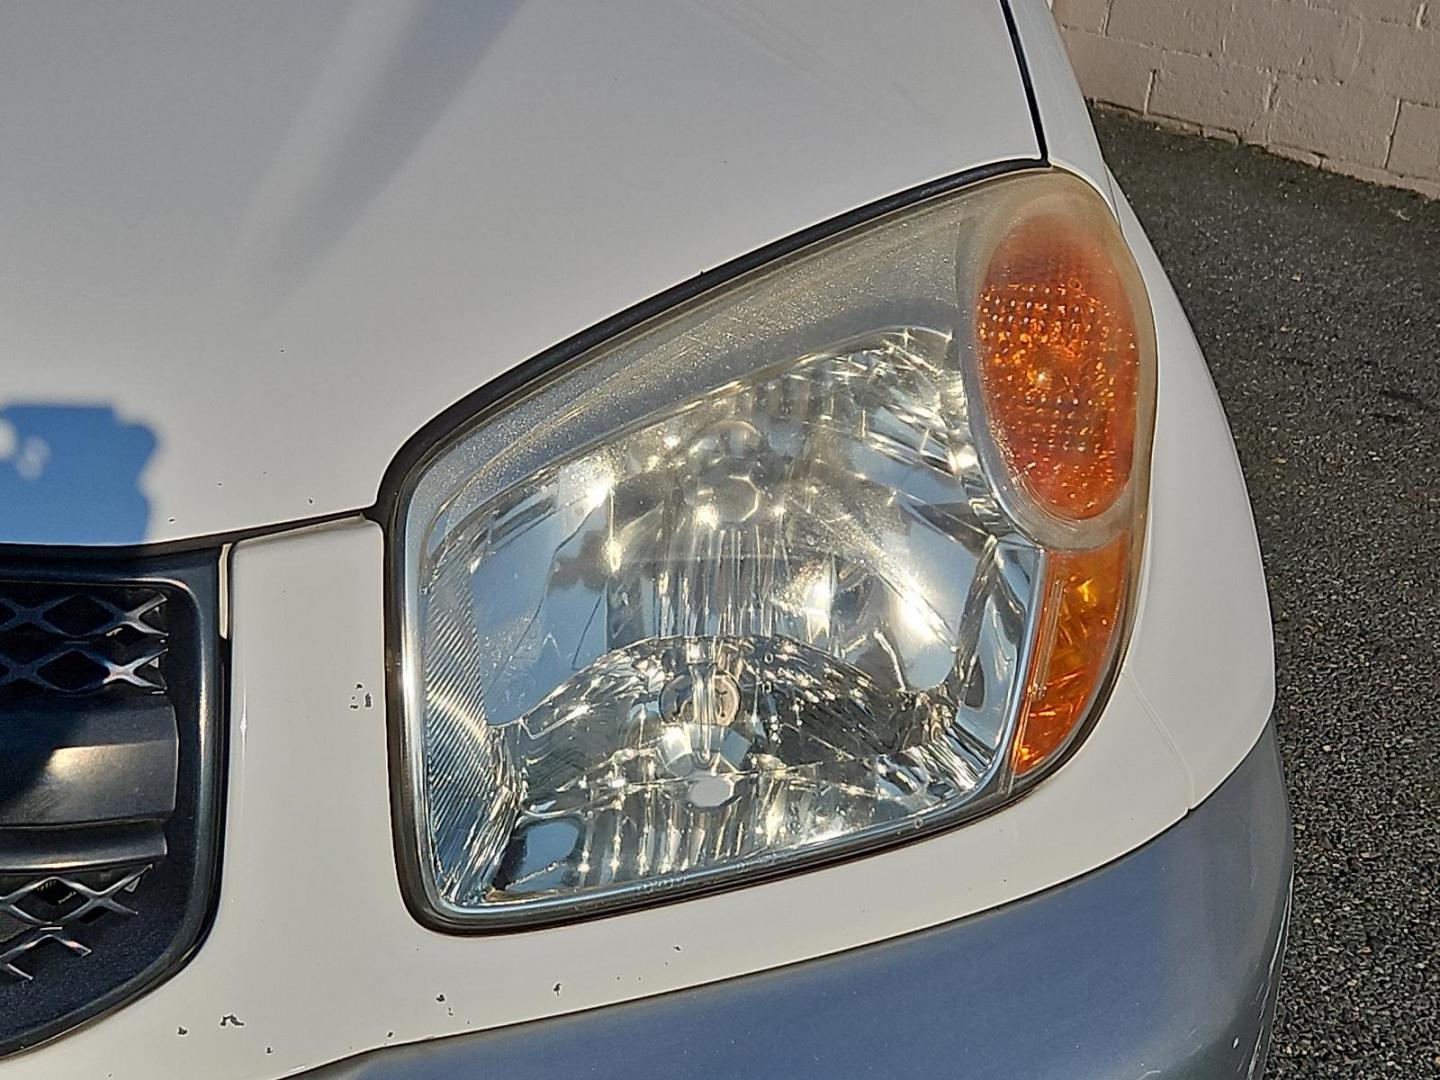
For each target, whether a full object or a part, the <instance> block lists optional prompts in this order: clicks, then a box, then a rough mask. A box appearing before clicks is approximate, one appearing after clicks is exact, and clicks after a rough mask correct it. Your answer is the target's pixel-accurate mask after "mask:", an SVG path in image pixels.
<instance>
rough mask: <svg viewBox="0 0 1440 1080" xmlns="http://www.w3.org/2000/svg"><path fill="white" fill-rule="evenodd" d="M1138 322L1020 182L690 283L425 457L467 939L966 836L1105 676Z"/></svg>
mask: <svg viewBox="0 0 1440 1080" xmlns="http://www.w3.org/2000/svg"><path fill="white" fill-rule="evenodd" d="M1153 354H1154V345H1153V329H1152V327H1151V325H1150V317H1149V308H1148V304H1147V302H1146V300H1145V297H1144V294H1143V290H1142V286H1141V284H1140V279H1139V275H1138V273H1137V271H1136V269H1135V267H1134V264H1133V262H1132V260H1131V258H1130V256H1129V253H1128V251H1127V250H1126V248H1125V246H1124V243H1123V241H1122V240H1121V238H1120V234H1119V230H1118V228H1117V226H1116V224H1115V221H1114V219H1113V217H1111V215H1110V214H1109V212H1108V210H1107V208H1106V207H1105V206H1104V204H1103V203H1102V202H1101V201H1100V200H1099V199H1098V198H1097V197H1096V196H1095V195H1094V193H1093V192H1092V191H1091V190H1090V189H1089V188H1088V187H1087V186H1085V185H1084V184H1082V183H1081V182H1080V181H1078V180H1075V179H1073V178H1070V177H1069V176H1067V175H1065V174H1063V173H1058V172H1037V173H1031V174H1021V175H1017V176H1014V177H1010V178H1005V179H1000V180H994V181H990V182H987V183H984V184H980V185H977V186H974V187H970V188H966V189H962V190H959V191H957V192H954V193H951V194H948V195H944V196H940V197H937V198H933V199H931V200H928V201H926V202H923V203H920V204H918V205H915V206H912V207H909V208H908V209H905V210H901V211H898V212H895V213H892V214H890V215H888V216H885V217H883V218H881V219H879V220H876V221H873V222H870V223H869V224H865V225H862V226H859V227H856V228H854V229H851V230H849V231H848V232H845V233H842V234H840V235H839V236H837V237H834V238H832V239H830V240H828V241H825V242H823V243H821V244H817V245H815V246H812V247H810V248H807V249H804V250H802V251H800V252H799V253H797V254H794V255H792V256H790V257H788V258H785V259H783V260H780V261H778V262H776V263H774V264H771V265H769V266H767V267H764V268H762V269H761V270H758V271H756V272H754V273H751V274H749V275H747V276H745V277H742V278H740V279H738V280H735V281H733V282H731V283H730V284H728V285H726V286H724V287H721V288H718V289H716V290H712V291H711V292H709V293H707V294H704V295H702V296H701V297H699V298H698V299H696V300H694V301H692V302H690V303H688V304H685V305H683V306H681V307H679V308H676V309H673V310H671V311H670V312H668V313H666V314H664V315H662V316H659V317H657V318H655V319H652V320H650V321H649V322H647V323H645V324H642V325H641V326H639V327H638V328H636V329H634V330H632V331H630V332H628V333H626V334H624V335H622V336H620V337H617V338H615V339H612V340H610V341H608V342H606V343H604V344H602V345H600V346H598V347H595V348H593V349H591V350H589V351H588V352H586V353H584V354H582V355H580V356H578V357H576V358H575V359H573V360H572V361H570V362H568V363H566V364H564V365H562V366H560V367H558V368H557V369H555V370H552V371H550V372H549V373H547V374H546V375H545V376H544V377H542V378H540V379H538V380H536V381H535V382H534V383H533V384H531V385H527V386H525V387H524V388H523V389H522V390H521V391H519V392H518V393H516V394H514V395H511V396H510V397H509V398H506V399H504V400H502V401H500V402H498V403H496V404H495V405H493V406H491V407H490V408H488V409H486V410H485V411H484V412H483V413H482V414H481V415H479V416H477V417H476V418H475V419H474V420H473V421H472V422H471V423H470V424H468V425H467V426H466V427H464V428H463V429H461V430H460V431H458V432H457V433H455V434H454V435H453V436H451V438H450V439H449V440H448V441H447V442H446V443H444V445H442V446H440V447H438V448H437V449H436V450H435V451H434V452H433V453H432V454H430V456H429V457H428V458H427V459H426V460H425V462H424V463H423V465H422V466H421V467H420V468H418V469H417V470H415V471H414V472H412V474H411V476H410V478H409V480H408V481H407V483H406V485H405V487H404V489H403V491H402V492H401V502H400V508H399V513H398V535H397V537H396V541H397V542H396V551H397V556H398V557H397V568H398V569H397V573H396V582H397V586H398V592H399V595H398V597H397V599H398V601H399V618H400V629H401V633H400V640H399V645H400V650H399V652H400V655H399V662H400V673H401V679H400V685H401V691H400V693H401V697H402V699H403V719H402V723H403V737H402V739H401V746H402V758H403V767H404V770H405V775H404V781H403V787H404V799H403V803H404V808H405V813H404V819H403V822H402V825H403V827H404V828H405V829H407V830H408V832H409V835H408V836H407V838H406V839H407V844H406V849H407V851H408V852H409V853H410V855H411V856H412V857H413V863H414V865H413V866H411V867H410V872H411V877H412V879H413V880H414V881H415V882H417V883H418V884H419V885H420V886H421V888H422V889H423V893H424V895H423V898H422V904H423V906H424V907H425V909H426V911H427V912H428V913H429V914H430V915H432V916H433V917H434V919H435V920H437V921H439V922H440V923H442V924H444V925H448V926H454V927H463V926H470V927H478V928H487V927H506V926H511V925H515V924H531V923H534V922H547V921H554V920H556V919H563V918H569V917H574V916H576V915H580V914H585V913H589V912H593V911H597V910H602V909H603V910H609V909H611V908H614V907H618V906H628V905H632V904H636V903H643V902H647V901H651V900H655V899H657V898H660V897H668V896H672V895H675V894H678V893H681V892H686V891H690V890H693V889H697V888H702V887H708V886H712V885H716V884H721V883H727V882H732V881H734V880H735V879H737V878H742V879H743V878H745V877H746V876H748V875H752V874H756V873H760V872H773V871H775V870H777V869H780V868H786V867H792V866H798V865H800V864H803V863H805V862H808V861H812V860H816V859H824V858H832V857H835V856H837V855H840V854H844V853H852V852H855V851H859V850H863V849H866V848H870V847H873V846H875V845H880V844H885V843H889V842H893V841H895V840H898V839H901V838H904V837H909V836H914V835H916V834H917V833H919V832H921V831H924V830H927V829H933V828H937V827H940V826H944V825H949V824H953V823H955V822H957V821H959V820H961V819H963V818H965V817H967V816H969V815H972V814H975V813H978V812H980V811H982V810H986V809H989V808H993V807H994V806H996V805H997V804H999V803H1001V802H1003V801H1004V800H1006V799H1008V798H1010V797H1012V796H1014V795H1015V794H1017V793H1018V792H1019V791H1020V790H1022V789H1023V788H1024V787H1026V786H1028V785H1030V784H1032V783H1034V782H1035V781H1036V780H1037V779H1038V778H1039V777H1040V776H1042V775H1043V774H1044V773H1045V772H1046V771H1047V769H1048V768H1050V767H1052V766H1053V765H1054V764H1056V763H1057V762H1058V761H1059V760H1060V759H1061V757H1062V756H1063V754H1064V752H1065V750H1066V749H1067V748H1068V747H1069V746H1071V745H1073V744H1074V742H1075V741H1076V739H1077V738H1079V737H1080V736H1081V735H1082V734H1083V730H1084V728H1085V724H1086V721H1087V718H1089V717H1091V716H1093V714H1094V713H1095V711H1096V709H1097V708H1098V701H1099V699H1100V698H1101V697H1102V696H1103V694H1104V692H1105V688H1106V685H1107V682H1108V680H1109V678H1110V677H1111V675H1112V673H1113V671H1114V668H1115V666H1116V665H1117V663H1118V657H1119V651H1120V648H1121V644H1122V639H1123V636H1124V632H1125V628H1126V615H1127V611H1128V609H1129V607H1130V602H1131V599H1132V594H1133V592H1134V586H1135V580H1136V569H1137V567H1138V564H1139V546H1140V540H1141V537H1142V534H1143V514H1144V507H1145V501H1146V499H1145V490H1146V489H1145V485H1146V468H1147V462H1148V455H1149V442H1150V427H1151V417H1152V413H1153V398H1154V355H1153Z"/></svg>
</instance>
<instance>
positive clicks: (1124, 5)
mask: <svg viewBox="0 0 1440 1080" xmlns="http://www.w3.org/2000/svg"><path fill="white" fill-rule="evenodd" d="M1054 8H1055V18H1056V19H1057V21H1058V22H1059V23H1060V32H1061V34H1062V36H1063V37H1064V38H1065V43H1066V45H1067V46H1068V47H1069V50H1070V59H1071V61H1072V62H1073V63H1074V65H1075V73H1076V74H1077V75H1078V76H1079V77H1080V85H1081V87H1083V88H1084V90H1085V93H1086V95H1087V96H1088V97H1091V98H1094V99H1095V100H1097V101H1102V102H1105V103H1107V104H1110V105H1119V106H1121V107H1123V108H1126V109H1132V110H1134V111H1136V112H1140V113H1144V114H1146V115H1148V116H1154V117H1157V118H1160V119H1163V120H1166V121H1169V122H1172V123H1178V124H1179V125H1180V126H1182V127H1186V128H1188V129H1192V130H1197V131H1200V132H1203V133H1205V134H1207V135H1215V136H1220V137H1223V138H1230V139H1239V140H1242V141H1244V142H1248V143H1258V144H1259V145H1261V146H1265V147H1268V148H1269V149H1271V150H1273V151H1275V152H1276V153H1280V154H1284V155H1285V156H1287V157H1293V158H1298V159H1299V160H1301V161H1308V162H1309V163H1311V164H1312V165H1319V166H1321V167H1322V168H1326V169H1331V170H1333V171H1335V172H1342V173H1346V174H1348V175H1350V176H1359V177H1361V178H1362V179H1365V180H1372V181H1375V182H1378V183H1382V184H1391V185H1394V186H1396V187H1406V188H1411V189H1413V190H1415V191H1420V192H1423V193H1424V194H1426V195H1429V196H1430V197H1432V198H1440V0H1054Z"/></svg>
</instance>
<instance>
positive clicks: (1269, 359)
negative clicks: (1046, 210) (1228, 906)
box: [1096, 112, 1440, 1080]
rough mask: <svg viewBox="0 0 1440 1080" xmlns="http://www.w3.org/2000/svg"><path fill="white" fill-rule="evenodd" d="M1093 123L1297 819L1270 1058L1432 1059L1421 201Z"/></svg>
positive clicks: (1433, 689) (1430, 306) (1439, 842)
mask: <svg viewBox="0 0 1440 1080" xmlns="http://www.w3.org/2000/svg"><path fill="white" fill-rule="evenodd" d="M1096 123H1097V127H1098V129H1099V133H1100V139H1101V142H1102V143H1103V144H1104V148H1105V153H1106V157H1107V159H1108V161H1109V163H1110V167H1111V169H1112V171H1113V172H1114V173H1115V175H1116V176H1117V177H1118V178H1119V180H1120V183H1121V185H1122V186H1123V187H1124V189H1125V191H1126V193H1127V195H1128V196H1129V198H1130V200H1131V202H1132V204H1133V205H1134V207H1135V210H1136V213H1137V214H1138V215H1139V217H1140V220H1141V221H1142V222H1143V223H1144V225H1145V228H1146V231H1147V232H1148V233H1149V235H1150V238H1151V241H1152V242H1153V243H1154V245H1155V248H1156V250H1157V251H1158V252H1159V254H1160V257H1161V260H1162V261H1163V262H1164V264H1165V266H1166V268H1167V269H1168V270H1169V272H1170V275H1171V278H1172V279H1173V281H1174V283H1175V288H1176V291H1177V292H1178V293H1179V294H1180V299H1181V301H1182V302H1183V303H1184V305H1185V309H1186V311H1187V312H1188V313H1189V315H1190V319H1191V321H1192V323H1193V325H1194V328H1195V333H1196V335H1197V336H1198V337H1199V339H1200V344H1201V346H1202V347H1203V348H1204V350H1205V355H1206V358H1207V359H1208V361H1209V363H1210V369H1211V372H1212V373H1213V375H1214V378H1215V382H1216V385H1217V386H1218V388H1219V391H1220V397H1221V399H1222V400H1223V401H1224V404H1225V410H1226V413H1227V415H1228V416H1229V418H1230V425H1231V428H1232V429H1233V431H1234V434H1235V440H1236V443H1237V445H1238V446H1239V450H1240V460H1241V463H1242V465H1243V466H1244V470H1245V476H1246V480H1247V482H1248V484H1249V488H1250V498H1251V501H1252V503H1253V505H1254V508H1255V519H1256V524H1257V526H1258V529H1259V533H1260V546H1261V548H1262V549H1263V552H1264V556H1265V570H1266V576H1267V578H1268V580H1269V584H1270V602H1271V607H1272V610H1273V612H1274V618H1275V638H1276V654H1277V657H1276V658H1277V667H1278V687H1277V702H1276V719H1277V723H1278V727H1279V732H1280V742H1281V748H1282V753H1283V757H1284V761H1285V769H1286V774H1287V781H1288V784H1289V787H1290V795H1291V800H1292V804H1293V806H1294V813H1295V830H1296V870H1295V891H1294V912H1293V919H1292V923H1291V929H1290V941H1289V948H1288V952H1287V955H1286V961H1285V975H1284V983H1283V988H1282V991H1281V998H1280V1005H1279V1012H1278V1016H1277V1019H1276V1028H1275V1038H1274V1043H1273V1047H1272V1050H1271V1054H1270V1068H1269V1075H1270V1076H1273V1077H1347V1078H1357V1077H1359V1078H1368V1077H1404V1078H1407V1080H1408V1078H1410V1077H1434V1076H1440V662H1437V660H1440V656H1437V652H1440V648H1437V642H1440V202H1432V201H1427V200H1425V199H1423V198H1421V197H1419V196H1417V195H1412V194H1408V193H1405V192H1401V191H1395V190H1390V189H1386V188H1380V187H1375V186H1372V185H1369V184H1365V183H1361V182H1359V181H1356V180H1350V179H1348V178H1345V177H1341V176H1336V175H1332V174H1329V173H1325V172H1321V171H1319V170H1316V169H1313V168H1310V167H1308V166H1304V165H1300V164H1297V163H1294V162H1290V161H1286V160H1284V159H1281V158H1277V157H1274V156H1272V155H1269V154H1266V153H1264V152H1262V151H1260V150H1257V149H1254V148H1250V147H1239V146H1232V145H1227V144H1226V143H1223V142H1218V141H1215V140H1210V139H1202V138H1199V137H1196V136H1191V135H1181V134H1176V133H1172V132H1167V131H1161V130H1158V129H1156V128H1155V127H1153V126H1151V125H1150V124H1148V123H1146V122H1143V121H1140V120H1138V119H1135V118H1133V117H1130V116H1125V115H1122V114H1118V113H1114V112H1101V113H1100V114H1099V115H1097V118H1096ZM1215 675H1216V678H1224V672H1216V673H1215Z"/></svg>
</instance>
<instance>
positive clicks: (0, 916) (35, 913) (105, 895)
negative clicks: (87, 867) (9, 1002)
mask: <svg viewBox="0 0 1440 1080" xmlns="http://www.w3.org/2000/svg"><path fill="white" fill-rule="evenodd" d="M149 869H150V864H148V863H147V864H143V865H140V866H130V867H123V868H120V869H113V870H100V871H93V872H90V873H79V874H45V875H41V876H28V877H21V876H16V875H3V876H0V973H3V974H5V975H8V976H9V977H10V978H12V979H24V980H27V981H28V980H30V979H32V978H34V975H33V974H32V973H31V971H29V970H27V968H29V966H30V963H29V962H30V961H31V960H32V959H35V958H37V957H39V956H40V955H41V954H40V950H41V949H42V947H43V948H51V949H53V948H64V949H68V950H69V951H70V952H71V953H72V954H73V955H75V956H89V955H90V952H91V949H90V946H88V945H86V944H85V943H84V941H83V940H82V938H83V929H84V927H85V925H86V924H89V923H94V922H97V921H99V920H100V919H103V918H106V917H109V916H117V915H118V916H130V915H134V914H135V913H136V909H135V908H134V907H133V906H131V905H132V904H133V901H132V900H131V899H130V897H129V895H128V894H130V893H134V892H135V890H136V888H137V887H138V886H139V884H140V879H141V878H142V877H143V876H144V875H145V871H147V870H149ZM22 965H23V966H22Z"/></svg>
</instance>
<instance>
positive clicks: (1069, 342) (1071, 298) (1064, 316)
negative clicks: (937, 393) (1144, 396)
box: [975, 214, 1140, 520]
mask: <svg viewBox="0 0 1440 1080" xmlns="http://www.w3.org/2000/svg"><path fill="white" fill-rule="evenodd" d="M975 315H976V318H975V333H976V339H977V344H978V345H979V362H980V386H981V390H982V393H983V395H984V399H985V407H986V412H987V414H988V418H989V421H990V424H991V427H992V430H993V432H994V437H995V442H996V445H997V448H998V449H999V450H1000V453H1001V455H1002V456H1003V458H1004V459H1005V464H1006V466H1007V468H1008V471H1009V473H1010V475H1011V476H1012V477H1013V478H1014V480H1015V481H1016V483H1017V484H1018V486H1019V487H1020V488H1021V489H1022V490H1023V491H1024V493H1025V494H1026V495H1028V496H1029V497H1030V498H1031V499H1032V500H1034V501H1035V502H1036V503H1037V504H1039V506H1040V507H1041V508H1042V509H1044V510H1046V511H1047V512H1049V513H1051V514H1054V515H1056V516H1058V517H1061V518H1064V519H1067V520H1083V519H1087V518H1092V517H1095V516H1096V515H1098V514H1101V513H1103V512H1104V511H1105V510H1107V509H1109V507H1110V506H1112V505H1113V504H1114V503H1115V502H1116V500H1117V499H1119V497H1120V496H1121V495H1122V494H1123V493H1124V491H1125V488H1126V485H1127V483H1128V482H1129V479H1130V472H1131V467H1132V462H1133V456H1134V448H1135V424H1136V395H1137V384H1138V378H1137V376H1138V370H1139V363H1140V357H1139V350H1138V347H1137V340H1136V332H1135V320H1134V317H1133V315H1132V313H1131V306H1130V298H1129V297H1128V295H1127V294H1126V289H1125V285H1124V282H1123V280H1122V279H1121V277H1120V274H1119V273H1118V272H1117V270H1116V268H1115V266H1114V263H1113V262H1112V261H1111V258H1110V254H1109V251H1108V250H1107V249H1106V247H1105V246H1104V244H1103V242H1102V240H1101V238H1099V237H1094V236H1091V235H1089V234H1088V233H1085V232H1082V231H1080V230H1079V229H1077V228H1076V226H1075V224H1074V223H1073V221H1072V219H1071V218H1069V217H1068V216H1064V215H1060V214H1046V215H1042V216H1037V217H1033V218H1031V219H1029V220H1027V221H1024V222H1022V223H1021V224H1020V225H1018V226H1017V227H1016V228H1015V229H1014V230H1012V231H1011V232H1010V233H1009V234H1008V235H1007V236H1006V237H1005V238H1004V239H1003V240H1001V242H1000V243H999V244H998V245H997V247H996V248H995V250H994V252H993V254H992V256H991V258H990V263H989V268H988V272H987V273H986V275H985V278H984V280H983V284H982V286H981V289H980V292H979V295H978V297H977V300H976V312H975Z"/></svg>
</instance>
